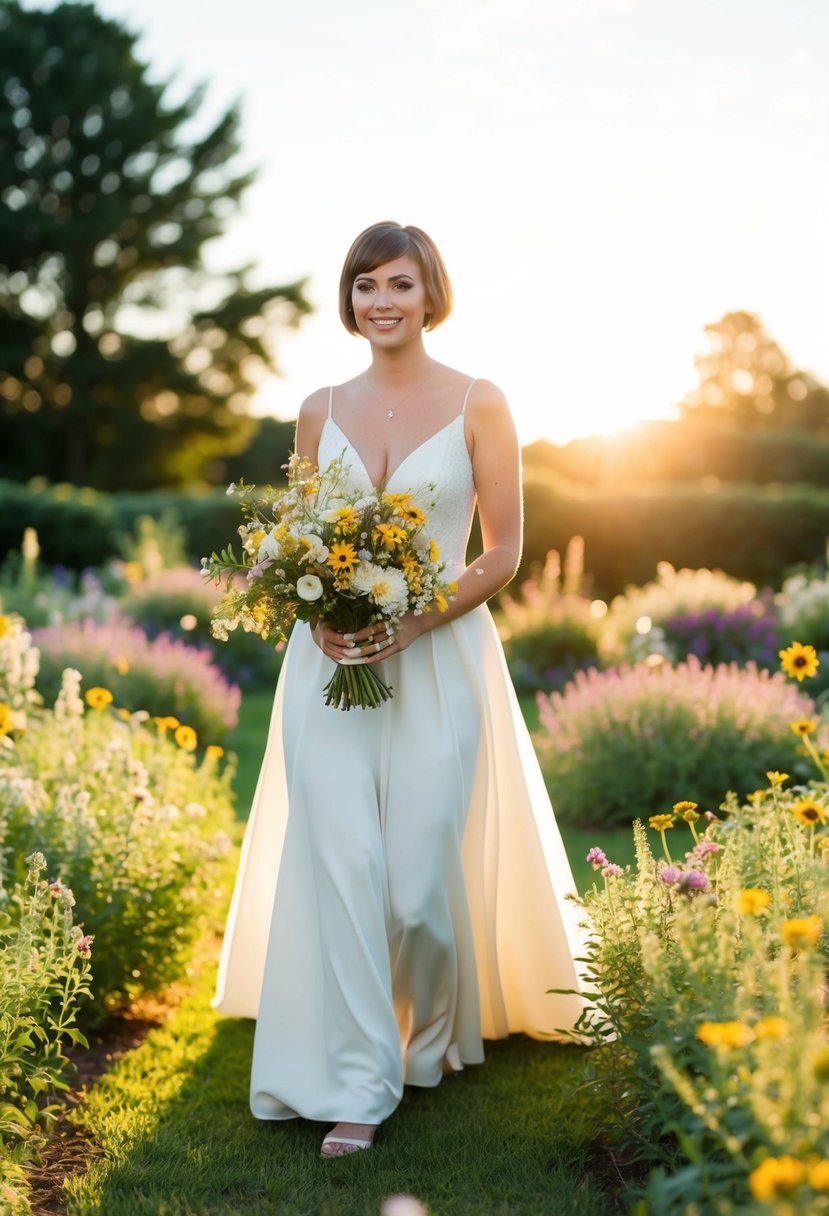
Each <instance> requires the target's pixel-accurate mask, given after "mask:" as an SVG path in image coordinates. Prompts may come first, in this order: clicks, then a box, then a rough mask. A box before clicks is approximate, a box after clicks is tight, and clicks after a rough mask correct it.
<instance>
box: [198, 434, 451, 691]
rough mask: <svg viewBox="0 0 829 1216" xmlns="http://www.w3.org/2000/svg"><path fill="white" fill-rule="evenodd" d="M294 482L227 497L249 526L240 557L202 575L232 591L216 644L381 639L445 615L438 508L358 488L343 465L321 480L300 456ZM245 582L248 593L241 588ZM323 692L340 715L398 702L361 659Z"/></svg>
mask: <svg viewBox="0 0 829 1216" xmlns="http://www.w3.org/2000/svg"><path fill="white" fill-rule="evenodd" d="M288 474H289V480H288V485H287V487H284V488H278V489H275V488H273V487H271V486H265V487H263V488H261V489H259V490H257V488H256V487H255V486H247V485H240V486H239V487H238V490H237V487H236V486H233V485H231V486H230V488H229V490H228V493H229V494H234V493H236V494H238V496H239V499H240V502H241V506H242V511H243V514H244V516H245V519H246V521H247V522H246V523H245V524H243V525H242V526H241V527H240V529H239V534H240V537H241V542H242V547H241V554H240V555H239V556H238V557H237V555H236V553H235V551H234V549H233V546H232V545H228V546H227V547H226V548H224V549H222V550H221V552H219V553H216V552H214V553H213V554H212V556H211V557H210V558H203V559H202V571H203V574H204V575H205V576H206V577H208V578H212V579H215V580H216V581H217V582H220V581H221V580H222V579H224V580H225V585H226V590H225V594H224V596H223V598H222V600H221V602H220V604H219V605H218V607H217V608H216V611H215V614H214V619H213V632H214V635H215V636H216V637H219V638H222V639H226V638H227V637H228V635H229V633H230V632H231V631H232V630H235V629H236V628H237V627H238V626H239V625H240V624H241V626H242V628H243V629H244V630H245V631H246V632H249V633H254V634H258V635H259V636H260V637H262V638H265V639H270V640H271V641H273V640H282V639H284V638H285V637H286V636H287V631H288V629H289V628H290V626H291V625H292V624H293V622H294V620H300V621H307V622H308V623H309V624H310V625H311V627H312V628H313V627H315V625H316V623H317V622H318V621H319V620H325V621H328V622H329V623H330V624H331V625H333V626H334V627H335V628H338V629H340V630H342V631H344V632H356V631H357V630H359V629H361V628H363V627H365V626H367V625H370V624H377V625H378V627H379V628H378V633H381V632H382V631H383V629H391V628H392V627H393V624H394V621H395V620H397V619H398V618H400V617H402V616H403V615H404V614H405V613H407V612H409V611H412V612H414V613H416V614H417V613H422V612H431V611H432V610H433V609H437V611H439V612H442V611H445V610H446V607H447V605H448V601H449V599H450V598H451V596H452V595H453V594H454V591H455V584H454V583H448V582H446V581H444V580H442V579H441V573H442V571H443V568H444V567H443V564H442V563H441V560H440V549H439V546H438V544H437V542H436V541H435V539H434V538H430V537H428V535H427V534H426V532H425V530H424V529H425V526H426V523H427V514H426V510H427V509H431V504H425V505H421V504H418V503H416V502H414V501H413V499H412V496H411V495H410V494H390V493H387V492H385V491H384V490H378V489H372V490H370V491H368V492H365V491H355V490H352V489H350V488H349V485H348V480H349V479H348V467H347V466H346V465H345V464H344V463H343V461H342V458H340V459H337V460H333V461H332V462H331V464H330V465H329V466H328V467H327V468H326V469H324V470H322V471H317V470H316V468H315V467H314V466H312V465H311V464H309V463H308V462H307V461H304V460H302V459H300V458H299V457H298V456H293V457H292V458H291V461H290V463H289V468H288ZM239 575H243V576H244V578H245V582H246V587H245V588H244V589H241V588H236V587H235V586H234V585H233V584H234V578H235V577H236V576H239ZM387 636H388V633H387ZM380 645H381V643H378V647H379V646H380ZM324 691H325V693H326V698H325V699H326V704H328V705H333V706H335V707H336V708H339V709H351V708H352V707H354V706H359V707H360V708H363V709H366V708H376V707H377V706H378V705H380V704H381V703H382V702H383V701H386V700H388V699H389V697H390V696H391V695H392V690H391V689H390V688H389V687H388V685H387V684H386V683H385V680H384V679H383V678H382V676H381V675H380V673H379V671H378V670H377V667H376V666H366V665H365V663H364V660H362V659H357V660H355V661H354V665H350V664H348V663H346V662H343V663H338V664H337V665H336V670H335V672H334V675H333V676H332V678H331V680H330V681H329V683H328V684H327V685H326V688H325V690H324Z"/></svg>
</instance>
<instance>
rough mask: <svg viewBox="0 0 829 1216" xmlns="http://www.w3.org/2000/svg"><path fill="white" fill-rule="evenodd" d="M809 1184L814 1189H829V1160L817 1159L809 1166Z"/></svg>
mask: <svg viewBox="0 0 829 1216" xmlns="http://www.w3.org/2000/svg"><path fill="white" fill-rule="evenodd" d="M809 1186H810V1187H811V1188H812V1190H813V1191H829V1161H827V1160H826V1159H825V1158H824V1160H823V1161H816V1162H815V1163H814V1165H810V1166H809Z"/></svg>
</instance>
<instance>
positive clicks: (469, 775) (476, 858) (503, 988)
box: [214, 385, 584, 1124]
mask: <svg viewBox="0 0 829 1216" xmlns="http://www.w3.org/2000/svg"><path fill="white" fill-rule="evenodd" d="M470 387H471V385H470ZM468 396H469V394H468V392H467V399H468ZM465 408H466V401H464V403H463V410H461V412H460V413H459V414H458V415H457V417H456V418H455V419H454V420H453V421H452V422H450V423H449V424H448V425H447V426H445V427H443V428H442V429H441V430H440V431H438V432H437V433H436V434H434V435H432V436H431V438H429V439H427V440H426V441H425V442H424V443H422V444H420V446H419V447H417V448H416V449H415V450H414V451H413V452H411V453H410V454H409V456H408V457H407V458H406V459H405V460H404V461H403V463H402V464H401V465H399V466H398V468H397V469H396V470H395V471H394V472H393V473H392V475H391V477H390V478H389V479H388V482H387V487H388V489H390V490H395V491H398V492H400V491H411V492H412V494H413V498H414V501H416V502H417V501H419V500H420V501H429V500H430V499H431V498H432V497H434V498H435V500H436V505H435V507H434V509H433V511H432V512H431V513H430V518H429V521H428V524H427V532H428V533H429V534H430V535H434V536H435V537H436V538H437V539H438V541H439V543H440V548H441V553H442V555H443V557H444V558H445V560H446V562H447V576H448V577H452V576H456V575H457V574H459V573H460V572H461V571H462V570H463V569H464V565H465V551H466V545H467V541H468V537H469V529H470V524H471V520H472V513H473V510H474V505H475V487H474V484H473V479H472V467H471V462H470V459H469V454H468V451H467V447H466V441H465V437H464V410H465ZM344 451H345V459H346V462H347V463H348V464H349V465H350V468H351V474H350V475H351V477H352V479H353V482H354V485H355V486H356V487H358V488H359V489H364V490H368V489H369V487H370V485H371V483H370V480H369V477H368V474H367V472H366V470H365V467H364V465H363V462H362V460H361V459H360V456H359V453H358V452H357V451H356V449H355V448H354V447H353V446H352V444H351V443H350V442H349V440H348V438H347V437H346V435H345V434H344V433H343V431H341V430H340V428H339V426H338V425H337V422H336V421H335V419H334V417H333V415H332V410H331V401H330V400H329V416H328V419H327V421H326V423H325V426H324V428H323V432H322V436H321V439H320V446H319V456H318V459H319V465H320V467H321V468H325V467H326V465H327V464H328V463H329V461H331V460H332V459H334V458H335V457H338V456H340V455H342V454H343V452H344ZM429 484H433V485H434V486H435V492H434V495H432V494H430V493H427V492H426V490H425V487H427V485H429ZM419 489H420V491H421V492H420V493H418V491H419ZM332 671H333V663H332V661H331V660H330V659H328V658H326V657H325V656H324V655H323V654H322V652H321V651H320V650H319V648H318V647H317V646H316V644H315V643H314V642H313V640H312V638H311V635H310V632H309V629H308V626H307V625H305V624H299V623H298V624H297V625H296V627H295V628H294V630H293V633H292V636H291V640H290V642H289V644H288V647H287V651H286V654H285V661H284V665H283V668H282V673H281V676H280V679H279V684H278V687H277V691H276V698H275V702H274V709H273V715H272V718H271V726H270V734H269V738H268V746H267V751H266V753H265V758H264V762H263V764H262V770H261V773H260V777H259V783H258V786H257V790H256V795H255V797H254V802H253V809H252V812H251V816H250V821H249V823H248V828H247V832H246V835H245V841H244V844H243V847H242V856H241V863H240V868H239V875H238V878H237V881H236V888H235V891H234V895H233V901H232V904H231V909H230V915H229V919H228V925H227V931H226V934H225V940H224V946H223V950H222V957H221V962H220V966H219V981H218V991H217V996H216V999H215V1002H214V1003H215V1004H216V1005H217V1007H218V1008H219V1009H221V1010H222V1011H223V1012H225V1013H227V1014H232V1015H240V1016H244V1017H253V1018H257V1019H258V1020H257V1026H256V1037H255V1044H254V1053H253V1066H252V1077H251V1097H250V1101H251V1109H252V1111H253V1113H254V1115H256V1116H257V1117H258V1118H260V1119H290V1118H293V1117H295V1116H302V1117H304V1118H307V1119H316V1120H324V1121H328V1122H338V1121H347V1122H353V1123H371V1124H376V1123H380V1122H382V1120H383V1119H385V1118H387V1116H388V1115H389V1114H391V1112H392V1111H393V1110H394V1109H395V1107H396V1106H397V1104H398V1103H399V1101H400V1098H401V1095H402V1092H403V1084H404V1082H407V1083H410V1084H414V1085H424V1086H430V1085H436V1084H437V1083H438V1082H439V1081H440V1079H441V1076H442V1074H443V1071H444V1068H451V1069H460V1068H461V1067H462V1066H463V1065H464V1064H476V1063H480V1062H481V1061H482V1060H483V1058H484V1052H483V1044H482V1038H501V1037H502V1036H505V1035H507V1034H510V1033H511V1032H514V1031H523V1032H524V1033H526V1034H529V1035H532V1036H534V1037H537V1038H542V1037H547V1036H551V1037H552V1038H561V1037H562V1035H561V1033H560V1032H561V1031H562V1030H565V1031H566V1030H567V1029H569V1028H571V1027H572V1026H573V1025H574V1023H575V1021H576V1019H577V1018H578V1016H579V1014H580V1012H581V1011H582V1008H583V1007H584V1001H583V999H582V998H581V997H580V996H577V995H566V996H565V995H550V994H549V993H548V990H549V989H551V988H565V989H568V988H572V989H576V988H578V987H579V978H578V974H577V967H576V964H575V963H574V959H575V958H578V957H580V956H582V955H583V941H584V934H583V930H582V928H581V926H580V921H581V919H582V913H581V912H580V909H579V908H578V907H577V906H576V904H575V903H573V902H572V901H570V900H568V899H567V896H568V895H570V894H571V893H572V892H573V891H574V886H573V879H572V875H571V872H570V866H569V863H568V861H567V856H566V854H565V851H564V848H563V845H562V842H561V837H560V835H559V831H558V828H557V826H556V822H555V818H554V816H553V812H552V809H551V806H550V802H549V799H548V797H547V792H546V790H545V787H544V782H543V780H542V777H541V773H540V770H539V767H538V763H537V761H536V757H535V754H534V751H533V747H532V743H531V741H530V738H529V735H528V733H527V730H526V727H525V725H524V721H523V718H522V716H521V712H520V709H519V707H518V703H517V701H516V698H515V694H514V692H513V689H512V685H511V683H510V680H509V676H508V673H507V669H506V665H505V662H504V656H503V651H502V649H501V644H500V641H499V639H498V635H497V633H496V630H495V627H494V625H493V622H492V618H491V616H490V613H489V611H488V609H487V608H486V607H479V608H476V609H474V610H473V611H472V612H469V613H467V614H466V615H465V616H463V617H460V618H458V619H457V620H454V621H450V622H449V623H448V624H445V625H442V626H440V627H439V628H437V629H434V630H432V631H431V632H429V633H427V634H425V635H424V636H422V637H421V638H419V639H418V640H417V641H416V642H415V643H414V644H413V645H412V646H410V647H409V648H408V649H407V650H405V651H404V652H402V653H401V654H397V655H394V656H392V657H391V658H390V659H389V660H388V661H387V662H386V663H384V664H383V674H384V676H385V679H386V681H387V683H389V684H391V685H392V687H393V689H394V696H393V699H392V700H391V701H389V702H386V703H385V704H384V705H382V706H381V707H380V708H379V709H367V710H359V709H357V710H351V711H349V712H348V713H343V712H341V711H338V710H335V709H333V708H331V707H328V706H326V705H325V704H324V702H323V695H322V689H323V686H324V685H325V684H326V683H327V681H328V679H329V678H330V676H331V674H332Z"/></svg>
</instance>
